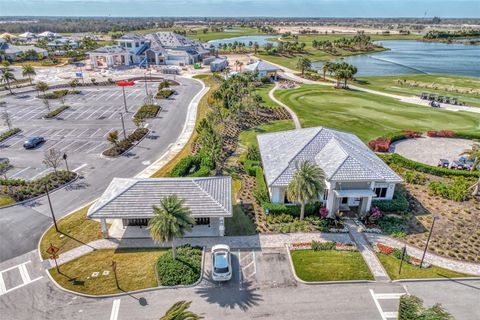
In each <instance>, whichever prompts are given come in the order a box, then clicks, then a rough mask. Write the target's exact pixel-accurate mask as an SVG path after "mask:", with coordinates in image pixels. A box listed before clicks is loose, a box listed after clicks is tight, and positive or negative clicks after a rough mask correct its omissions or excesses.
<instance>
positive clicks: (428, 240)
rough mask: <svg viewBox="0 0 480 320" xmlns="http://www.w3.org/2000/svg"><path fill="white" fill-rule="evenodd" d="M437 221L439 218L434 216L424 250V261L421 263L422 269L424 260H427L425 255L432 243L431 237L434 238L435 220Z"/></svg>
mask: <svg viewBox="0 0 480 320" xmlns="http://www.w3.org/2000/svg"><path fill="white" fill-rule="evenodd" d="M437 219H438V218H437V217H436V216H433V220H432V226H431V227H430V232H429V233H428V238H427V243H426V244H425V249H424V250H423V254H422V261H420V268H422V265H423V259H425V254H426V253H427V249H428V243H429V242H430V237H431V236H432V231H433V227H434V226H435V220H437Z"/></svg>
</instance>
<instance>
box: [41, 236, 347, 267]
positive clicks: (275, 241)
mask: <svg viewBox="0 0 480 320" xmlns="http://www.w3.org/2000/svg"><path fill="white" fill-rule="evenodd" d="M312 240H316V241H338V242H344V243H351V242H352V240H351V239H350V237H349V236H348V234H346V233H288V234H259V235H258V234H257V235H253V236H236V237H202V238H180V239H176V240H175V244H176V245H177V246H180V245H184V244H190V245H192V246H201V247H203V246H205V247H206V248H207V250H208V249H209V248H211V247H212V246H214V245H216V244H219V243H222V244H227V245H229V246H230V247H231V248H236V249H243V248H261V249H263V248H279V247H283V246H284V245H285V244H289V243H300V242H311V241H312ZM170 246H171V244H170V243H163V244H156V243H155V242H154V241H153V240H152V239H121V240H120V239H113V238H110V239H100V240H95V241H92V242H89V243H87V244H86V245H82V246H80V247H77V248H74V249H72V250H70V251H67V252H64V253H61V254H60V257H59V258H58V259H57V263H58V264H59V265H61V264H64V263H66V262H69V261H72V260H74V259H76V258H78V257H81V256H83V255H86V254H88V253H90V252H92V251H94V250H99V249H116V248H121V249H126V248H170ZM50 265H51V266H54V265H55V264H54V262H53V260H50Z"/></svg>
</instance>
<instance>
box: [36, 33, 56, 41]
mask: <svg viewBox="0 0 480 320" xmlns="http://www.w3.org/2000/svg"><path fill="white" fill-rule="evenodd" d="M60 37H61V36H60V35H59V34H58V33H55V32H51V31H44V32H42V33H39V34H37V38H42V39H47V40H53V39H56V38H60Z"/></svg>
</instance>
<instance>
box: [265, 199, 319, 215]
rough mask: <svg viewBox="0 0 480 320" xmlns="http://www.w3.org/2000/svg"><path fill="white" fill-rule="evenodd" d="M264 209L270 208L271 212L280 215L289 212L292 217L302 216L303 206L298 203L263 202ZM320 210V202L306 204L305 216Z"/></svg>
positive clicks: (315, 213)
mask: <svg viewBox="0 0 480 320" xmlns="http://www.w3.org/2000/svg"><path fill="white" fill-rule="evenodd" d="M262 207H263V210H266V209H268V211H269V214H272V215H280V214H288V215H291V216H292V217H295V218H298V217H300V209H301V206H300V205H297V204H284V203H267V202H265V203H263V204H262ZM319 210H320V202H316V203H308V204H306V205H305V217H308V216H313V215H317V214H318V212H319Z"/></svg>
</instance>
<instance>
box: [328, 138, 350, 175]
mask: <svg viewBox="0 0 480 320" xmlns="http://www.w3.org/2000/svg"><path fill="white" fill-rule="evenodd" d="M332 139H333V140H335V141H334V143H335V144H336V145H337V146H338V147H339V148H340V149H341V150H342V152H343V153H344V154H345V156H346V157H345V158H343V161H342V162H341V163H340V164H339V165H338V166H337V168H336V169H335V171H333V173H332V174H331V175H330V179H331V178H332V177H333V176H334V175H335V173H337V172H338V170H340V168H341V167H342V165H343V164H344V163H345V161H347V159H348V158H350V154H349V153H348V152H346V151H345V149H344V148H343V146H342V145H341V144H340V143H338V139H337V137H336V136H335V135H334V134H332ZM330 141H332V140H330ZM324 148H325V147H324ZM322 150H323V149H322Z"/></svg>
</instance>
